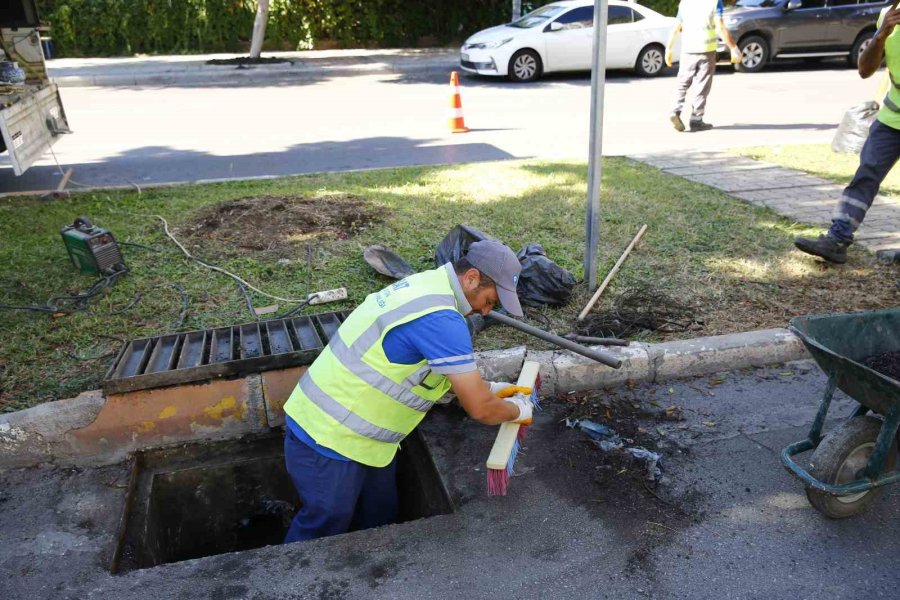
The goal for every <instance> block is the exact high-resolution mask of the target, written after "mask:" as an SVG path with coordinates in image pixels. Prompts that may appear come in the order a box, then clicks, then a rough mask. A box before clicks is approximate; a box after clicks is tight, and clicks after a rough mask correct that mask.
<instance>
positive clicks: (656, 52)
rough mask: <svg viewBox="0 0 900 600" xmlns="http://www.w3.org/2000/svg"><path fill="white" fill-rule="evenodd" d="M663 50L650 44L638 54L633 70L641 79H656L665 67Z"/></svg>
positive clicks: (656, 45)
mask: <svg viewBox="0 0 900 600" xmlns="http://www.w3.org/2000/svg"><path fill="white" fill-rule="evenodd" d="M665 52H666V50H665V48H663V47H662V46H660V45H658V44H650V45H649V46H647V47H646V48H644V49H643V50H641V53H640V54H638V57H637V61H635V63H634V70H635V71H637V74H638V75H641V76H643V77H656V76H657V75H659V74H660V73H662V71H663V67H665V66H666V56H665Z"/></svg>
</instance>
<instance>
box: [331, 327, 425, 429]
mask: <svg viewBox="0 0 900 600" xmlns="http://www.w3.org/2000/svg"><path fill="white" fill-rule="evenodd" d="M416 312H418V311H416ZM328 346H329V348H331V352H332V353H333V354H334V357H335V358H336V359H338V362H340V363H341V364H342V365H344V366H345V367H346V368H347V370H348V371H350V372H351V373H353V374H354V375H356V376H357V377H359V378H360V379H362V380H363V381H365V382H366V383H368V384H369V385H371V386H372V387H373V388H375V389H376V390H378V391H379V392H381V393H383V394H384V395H385V396H390V397H391V398H393V399H394V400H396V401H397V402H399V403H400V404H403V405H405V406H408V407H409V408H411V409H413V410H417V411H419V412H423V413H424V412H428V409H430V408H431V407H432V406H433V405H434V402H432V401H430V400H426V399H424V398H422V397H421V396H417V395H416V394H414V393H413V392H412V391H411V390H412V388H413V387H415V386H417V385H418V384H419V382H418V381H417V382H415V383H412V382H411V381H410V378H407V379H406V380H405V381H404V382H403V384H399V383H396V382H394V381H391V380H390V379H388V378H386V377H385V376H384V375H382V374H381V373H379V372H378V371H376V370H375V369H374V368H372V366H371V365H369V364H367V363H366V362H364V361H362V360H361V359H360V357H361V356H362V354H361V353H357V352H354V351H353V350H352V349H350V348H348V347H347V346H346V344H344V341H343V340H341V339H340V336H337V335H336V336H334V337H333V338H331V342H330V343H329V344H328ZM366 349H368V348H366ZM420 370H421V369H420ZM417 372H418V371H417ZM363 435H365V434H363Z"/></svg>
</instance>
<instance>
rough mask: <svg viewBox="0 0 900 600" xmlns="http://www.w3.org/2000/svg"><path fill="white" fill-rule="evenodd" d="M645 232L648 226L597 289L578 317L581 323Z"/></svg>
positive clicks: (640, 232) (641, 230)
mask: <svg viewBox="0 0 900 600" xmlns="http://www.w3.org/2000/svg"><path fill="white" fill-rule="evenodd" d="M645 231H647V226H646V225H643V226H641V229H640V231H638V232H637V235H636V236H634V239H633V240H631V243H630V244H628V247H627V248H625V252H623V253H622V256H620V257H619V260H617V261H616V264H615V265H613V268H612V270H611V271H610V272H609V275H607V276H606V279H604V280H603V283H601V284H600V287H598V288H597V291H596V292H594V295H593V296H592V297H591V299H590V301H589V302H588V303H587V306H585V307H584V310H582V311H581V314H579V315H578V320H579V321H584V318H585V317H586V316H587V314H588V312H589V311H590V310H591V309H592V308H593V307H594V304H596V303H597V300H598V299H599V298H600V294H602V293H603V290H605V289H606V286H608V285H609V282H610V281H612V278H613V275H615V274H616V271H618V270H619V267H621V266H622V263H623V262H625V259H626V258H628V255H629V254H630V253H631V249H632V248H634V246H635V244H637V243H638V241H640V239H641V236H642V235H644V232H645Z"/></svg>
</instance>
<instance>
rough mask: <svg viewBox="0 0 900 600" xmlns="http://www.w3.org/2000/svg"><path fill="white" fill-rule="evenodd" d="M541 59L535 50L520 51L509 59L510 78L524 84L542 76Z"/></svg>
mask: <svg viewBox="0 0 900 600" xmlns="http://www.w3.org/2000/svg"><path fill="white" fill-rule="evenodd" d="M542 69H543V66H542V65H541V57H540V56H538V53H537V52H535V51H534V50H519V51H518V52H516V53H515V54H513V55H512V58H510V59H509V72H508V75H509V78H510V79H512V80H513V81H516V82H519V83H524V82H528V81H534V80H535V79H537V78H538V77H540V76H541V70H542Z"/></svg>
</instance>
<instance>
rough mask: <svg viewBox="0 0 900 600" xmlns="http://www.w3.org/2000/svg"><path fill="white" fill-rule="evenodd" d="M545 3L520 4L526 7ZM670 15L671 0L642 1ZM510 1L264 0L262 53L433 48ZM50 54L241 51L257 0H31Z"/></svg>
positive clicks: (487, 21)
mask: <svg viewBox="0 0 900 600" xmlns="http://www.w3.org/2000/svg"><path fill="white" fill-rule="evenodd" d="M546 3H547V2H546V1H542V0H533V1H531V2H529V1H527V0H526V1H524V2H523V3H522V4H523V8H524V9H525V10H530V9H533V8H536V7H538V6H540V5H542V4H546ZM641 3H642V4H645V5H647V6H650V7H652V8H654V9H655V10H658V11H659V12H662V13H663V14H670V15H671V14H674V13H675V9H676V7H677V5H678V2H677V0H644V1H643V2H641ZM511 6H512V2H511V0H479V1H477V2H471V1H460V0H426V1H419V2H415V1H410V0H271V3H270V9H269V23H268V26H267V30H266V45H265V48H266V49H267V50H297V49H310V48H317V47H340V48H358V47H398V46H434V45H444V44H449V43H451V42H459V41H461V40H463V39H464V38H465V37H466V36H468V35H470V34H471V33H474V32H475V31H478V30H479V29H483V28H485V27H489V26H491V25H496V24H497V23H502V22H504V21H505V20H508V19H509V14H510V10H511ZM38 8H39V11H40V14H41V18H42V20H43V21H44V22H47V23H49V24H50V26H51V32H50V35H51V36H52V38H53V46H54V56H58V57H64V56H123V55H133V54H187V53H195V52H199V53H204V52H246V51H247V49H248V47H249V37H250V35H251V31H252V29H253V19H254V17H255V14H256V0H38Z"/></svg>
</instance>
